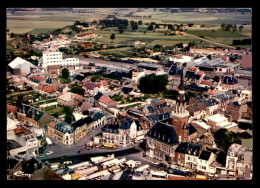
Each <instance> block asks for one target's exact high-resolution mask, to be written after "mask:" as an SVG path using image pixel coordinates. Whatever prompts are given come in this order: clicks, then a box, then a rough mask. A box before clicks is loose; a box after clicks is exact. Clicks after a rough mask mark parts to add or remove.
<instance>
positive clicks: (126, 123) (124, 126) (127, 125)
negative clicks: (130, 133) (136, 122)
mask: <svg viewBox="0 0 260 188" xmlns="http://www.w3.org/2000/svg"><path fill="white" fill-rule="evenodd" d="M132 123H133V118H132V117H126V118H124V119H123V120H122V121H121V125H120V126H119V129H129V128H130V127H131V124H132Z"/></svg>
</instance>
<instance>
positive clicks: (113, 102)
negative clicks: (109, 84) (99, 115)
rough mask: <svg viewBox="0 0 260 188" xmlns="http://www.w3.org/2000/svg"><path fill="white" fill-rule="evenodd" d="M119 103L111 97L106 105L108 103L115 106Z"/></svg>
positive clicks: (108, 105)
mask: <svg viewBox="0 0 260 188" xmlns="http://www.w3.org/2000/svg"><path fill="white" fill-rule="evenodd" d="M117 104H118V103H117V101H114V100H112V99H109V101H108V102H107V104H106V105H107V107H108V108H113V107H116V105H117Z"/></svg>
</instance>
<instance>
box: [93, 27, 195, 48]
mask: <svg viewBox="0 0 260 188" xmlns="http://www.w3.org/2000/svg"><path fill="white" fill-rule="evenodd" d="M97 33H98V34H99V35H101V36H102V38H99V39H97V40H96V42H105V43H109V42H111V39H110V35H111V34H112V33H115V35H116V39H115V40H114V41H113V42H114V43H119V44H124V43H125V42H126V41H129V40H141V41H144V42H148V43H149V42H153V41H155V40H157V41H161V43H162V44H164V45H166V46H169V45H172V44H176V43H180V42H187V41H198V40H199V39H194V38H192V37H189V36H182V35H177V36H175V35H171V36H167V35H165V34H164V33H158V32H147V33H146V34H144V33H143V32H124V33H123V34H120V33H119V32H118V31H114V30H110V31H102V30H100V31H98V32H97ZM152 45H153V44H152Z"/></svg>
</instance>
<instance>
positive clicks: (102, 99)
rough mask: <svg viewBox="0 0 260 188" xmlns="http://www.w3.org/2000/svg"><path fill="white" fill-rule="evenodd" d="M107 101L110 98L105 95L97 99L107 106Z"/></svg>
mask: <svg viewBox="0 0 260 188" xmlns="http://www.w3.org/2000/svg"><path fill="white" fill-rule="evenodd" d="M109 100H110V98H109V97H107V96H105V95H102V97H100V99H99V101H100V102H102V103H104V104H105V105H107V103H108V101H109Z"/></svg>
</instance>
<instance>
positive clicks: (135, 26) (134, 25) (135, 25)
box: [132, 22, 138, 31]
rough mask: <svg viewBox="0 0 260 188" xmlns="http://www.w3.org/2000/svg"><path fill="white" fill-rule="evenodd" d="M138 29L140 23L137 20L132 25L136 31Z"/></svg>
mask: <svg viewBox="0 0 260 188" xmlns="http://www.w3.org/2000/svg"><path fill="white" fill-rule="evenodd" d="M137 29H138V25H137V23H136V22H135V23H134V24H133V25H132V31H136V30H137Z"/></svg>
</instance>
